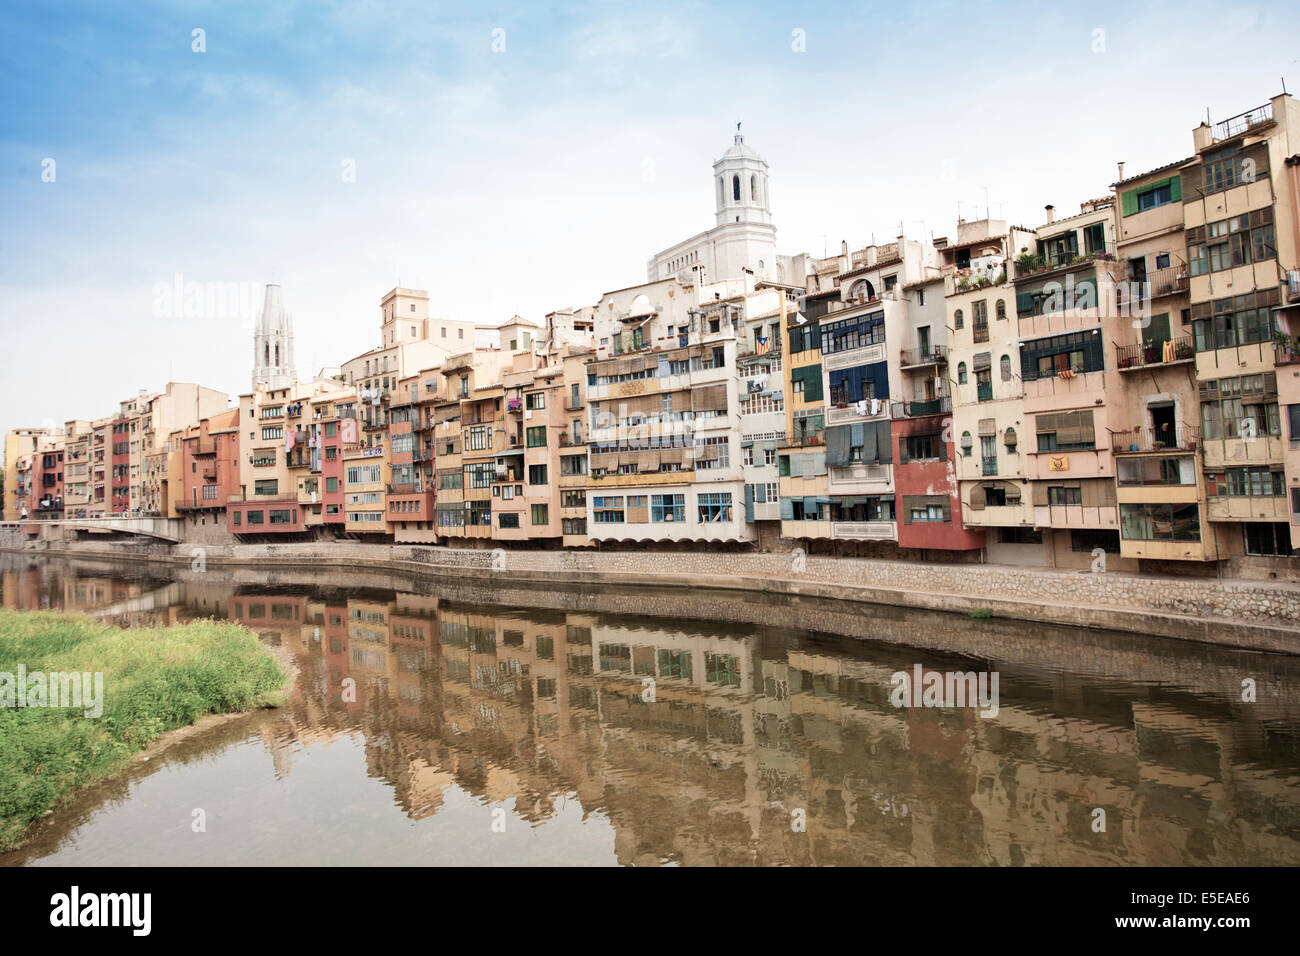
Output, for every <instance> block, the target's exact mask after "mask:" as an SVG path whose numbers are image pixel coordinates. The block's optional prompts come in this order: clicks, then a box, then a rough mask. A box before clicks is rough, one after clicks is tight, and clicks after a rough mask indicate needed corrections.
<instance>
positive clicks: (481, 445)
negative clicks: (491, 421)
mask: <svg viewBox="0 0 1300 956" xmlns="http://www.w3.org/2000/svg"><path fill="white" fill-rule="evenodd" d="M491 448H492V426H491V425H475V426H473V427H471V428H470V430H469V450H470V451H488V450H489V449H491Z"/></svg>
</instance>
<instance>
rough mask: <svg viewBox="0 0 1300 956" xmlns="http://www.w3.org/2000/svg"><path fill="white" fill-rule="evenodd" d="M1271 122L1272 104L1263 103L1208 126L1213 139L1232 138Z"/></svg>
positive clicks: (1216, 140)
mask: <svg viewBox="0 0 1300 956" xmlns="http://www.w3.org/2000/svg"><path fill="white" fill-rule="evenodd" d="M1271 122H1273V104H1272V103H1265V104H1264V105H1263V106H1256V107H1255V108H1254V109H1253V110H1247V111H1246V112H1244V113H1238V114H1237V115H1236V116H1232V117H1229V118H1228V119H1226V120H1224V121H1223V122H1222V123H1215V124H1214V125H1213V126H1211V127H1210V135H1211V136H1213V137H1214V141H1215V142H1218V141H1219V140H1224V139H1232V137H1234V136H1238V135H1240V134H1242V133H1244V132H1246V131H1247V130H1249V129H1251V128H1252V127H1255V126H1263V125H1264V124H1266V123H1271Z"/></svg>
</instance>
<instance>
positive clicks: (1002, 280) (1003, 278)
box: [993, 266, 1007, 285]
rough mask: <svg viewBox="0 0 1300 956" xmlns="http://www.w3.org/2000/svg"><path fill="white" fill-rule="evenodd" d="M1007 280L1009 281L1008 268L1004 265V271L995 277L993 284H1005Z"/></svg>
mask: <svg viewBox="0 0 1300 956" xmlns="http://www.w3.org/2000/svg"><path fill="white" fill-rule="evenodd" d="M1006 281H1007V270H1006V267H1005V266H1003V267H1002V271H1001V272H999V273H998V274H997V275H995V276H994V277H993V284H994V285H1004V284H1005V283H1006Z"/></svg>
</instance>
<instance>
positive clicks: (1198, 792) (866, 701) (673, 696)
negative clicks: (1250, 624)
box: [0, 560, 1300, 865]
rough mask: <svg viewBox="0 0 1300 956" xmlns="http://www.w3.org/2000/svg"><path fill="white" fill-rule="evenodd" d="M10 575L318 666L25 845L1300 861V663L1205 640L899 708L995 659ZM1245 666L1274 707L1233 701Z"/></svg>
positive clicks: (588, 614) (448, 607) (281, 858)
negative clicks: (1121, 664) (194, 836)
mask: <svg viewBox="0 0 1300 956" xmlns="http://www.w3.org/2000/svg"><path fill="white" fill-rule="evenodd" d="M6 566H7V567H8V568H9V570H7V571H5V572H4V573H3V574H2V575H0V580H2V581H3V591H2V594H3V601H4V605H5V606H6V607H17V608H31V607H51V608H65V609H75V610H86V611H88V612H90V613H95V614H98V615H101V616H103V617H106V618H108V619H111V620H115V621H118V622H120V623H122V624H123V625H125V626H136V625H143V624H161V623H167V622H171V621H180V620H186V619H190V618H194V617H204V616H215V617H222V618H229V619H231V620H235V621H239V622H240V623H242V624H244V625H246V626H248V627H249V628H250V629H252V630H253V631H255V632H256V633H258V634H259V635H260V636H261V637H262V639H263V640H264V641H266V642H267V643H270V644H273V645H282V646H284V647H285V648H287V649H288V650H289V651H290V652H292V654H293V656H294V659H295V660H296V661H297V663H298V666H299V669H300V674H299V678H298V682H297V685H296V687H295V689H294V692H293V697H292V703H291V705H290V706H289V707H288V708H286V709H285V710H284V711H281V712H277V713H274V714H269V715H257V716H254V717H251V718H246V719H244V720H243V721H242V722H237V723H236V724H235V725H233V726H228V727H225V728H223V729H221V730H219V731H216V732H214V733H212V734H210V735H207V736H206V737H201V738H199V739H196V740H195V741H193V742H191V743H189V744H187V745H186V746H185V747H182V748H179V749H178V751H177V752H176V753H174V754H169V755H168V756H167V758H166V759H165V760H163V761H160V763H161V764H162V769H157V768H148V769H142V770H140V771H138V772H137V773H135V774H134V775H133V776H132V777H131V778H130V779H129V780H128V781H125V782H119V783H118V784H117V785H116V786H115V788H109V790H106V792H104V793H101V794H92V795H89V796H88V797H87V798H86V799H85V800H83V801H81V802H80V803H79V805H78V806H77V807H75V808H74V809H73V810H72V811H70V812H69V813H68V814H65V815H63V816H62V817H61V818H57V819H56V820H55V821H54V823H53V824H52V825H51V826H50V827H49V828H48V829H47V831H46V832H44V833H43V834H41V836H40V838H39V839H38V840H37V841H36V842H35V843H34V844H33V846H32V847H31V848H30V849H29V850H28V851H27V852H26V853H23V854H19V855H15V856H13V857H11V858H10V860H8V861H7V862H31V861H35V860H41V859H46V860H48V861H50V862H65V861H91V862H111V861H112V860H113V859H115V858H118V859H120V858H121V854H122V853H124V852H126V851H125V850H124V846H125V844H126V843H129V844H130V846H131V847H132V848H133V850H132V852H135V853H137V854H138V855H137V856H133V857H131V859H132V860H133V861H139V862H150V861H155V860H162V859H168V860H173V861H179V862H261V861H266V862H376V863H381V862H497V863H513V862H572V863H613V862H616V863H621V864H636V865H659V864H662V863H665V862H677V863H682V864H688V865H719V864H721V865H725V864H762V865H767V864H837V865H854V864H857V865H861V864H990V865H1025V864H1038V865H1042V864H1069V865H1088V864H1111V863H1122V864H1134V865H1139V864H1146V865H1165V864H1192V865H1196V864H1206V865H1238V864H1254V863H1262V864H1292V865H1294V864H1296V863H1300V788H1297V786H1296V784H1297V783H1298V782H1300V745H1298V744H1297V732H1296V731H1297V723H1300V721H1298V720H1297V715H1296V714H1295V713H1294V711H1293V710H1292V708H1291V706H1290V705H1289V704H1288V702H1294V701H1296V700H1297V699H1300V696H1298V695H1297V694H1296V689H1297V687H1300V665H1297V663H1296V662H1295V661H1293V660H1291V659H1289V658H1282V657H1277V656H1267V655H1248V654H1243V653H1230V652H1224V651H1215V650H1213V649H1209V648H1197V647H1187V648H1182V649H1179V650H1178V651H1177V652H1176V653H1175V654H1174V656H1172V657H1171V656H1169V652H1168V651H1165V652H1164V653H1165V654H1166V656H1165V657H1164V658H1161V659H1160V661H1159V669H1162V670H1161V672H1163V673H1167V674H1168V678H1167V679H1164V680H1155V679H1147V678H1144V679H1143V680H1141V681H1140V682H1139V681H1137V680H1124V681H1121V680H1116V679H1102V678H1099V677H1097V676H1095V674H1094V673H1092V672H1091V671H1089V670H1088V669H1087V668H1084V667H1083V666H1082V665H1081V666H1080V667H1078V668H1076V669H1074V670H1070V669H1065V668H1062V667H1059V666H1058V667H1055V668H1051V667H1044V666H1041V665H1039V664H1036V663H1032V662H1031V663H1025V662H1024V661H1016V660H1007V659H1002V660H996V659H995V660H994V661H992V664H991V666H995V667H997V669H998V670H999V671H1000V672H1001V675H1002V680H1001V696H1002V699H1001V709H1000V712H999V713H998V715H997V717H996V718H995V719H981V718H980V717H978V716H977V713H976V712H975V711H973V710H937V709H911V710H899V709H895V708H894V707H892V706H891V705H890V701H889V690H890V685H889V681H890V675H891V674H892V673H893V672H895V671H897V670H903V669H909V668H911V666H912V665H913V664H915V663H922V664H924V665H925V666H926V667H935V668H939V669H942V670H954V669H962V670H967V669H972V668H973V669H980V668H983V667H987V666H990V663H989V662H986V661H977V662H973V661H971V660H969V659H965V658H961V657H957V656H953V655H948V654H943V653H941V652H938V651H935V650H917V649H915V648H910V647H907V646H902V645H892V644H882V643H864V642H862V641H854V640H847V639H842V638H835V637H832V636H828V635H820V634H815V633H810V632H807V631H800V630H795V629H789V628H783V627H777V626H771V625H763V626H754V625H738V624H722V623H714V622H704V621H693V622H682V621H679V620H671V621H670V620H664V619H658V618H650V617H635V616H629V615H627V614H611V613H600V612H592V611H566V610H552V609H542V608H522V607H516V608H500V607H490V606H484V605H475V604H467V603H464V602H462V601H458V600H454V599H449V598H448V597H447V596H446V595H445V594H443V593H438V591H439V589H438V588H437V587H427V588H425V589H424V590H426V591H428V592H430V593H413V592H409V591H403V590H384V589H378V588H375V587H367V586H364V584H357V585H354V586H335V585H333V584H329V585H324V584H322V583H321V580H320V576H319V575H314V576H313V575H308V576H306V577H304V578H303V580H304V581H312V580H315V581H316V583H315V584H314V585H311V586H305V585H303V584H299V585H298V586H288V585H286V586H277V587H266V586H261V587H258V586H255V585H246V584H236V583H233V582H232V581H230V580H225V581H223V580H221V579H220V578H219V577H218V576H217V575H215V574H208V575H203V576H191V577H190V578H188V579H182V580H169V579H160V578H158V577H154V576H150V575H148V574H145V573H134V574H132V573H123V572H120V571H115V572H114V573H112V574H105V573H104V572H102V571H100V572H96V571H93V570H87V569H85V568H84V567H82V568H81V569H80V570H78V569H77V568H74V567H71V566H68V565H63V564H59V563H55V562H41V563H39V564H34V563H30V562H27V561H13V560H9V564H8V565H5V564H3V563H2V562H0V567H6ZM182 577H184V576H182ZM900 626H901V625H900ZM953 626H954V627H956V624H955V623H954V624H953ZM1003 627H1004V628H1006V627H1007V626H1006V625H1003ZM1012 630H1014V626H1012ZM1033 630H1034V629H1032V628H1031V629H1028V630H1026V633H1025V634H1023V635H1019V638H1018V639H1024V640H1030V639H1032V637H1033ZM1041 630H1042V629H1038V631H1039V632H1041ZM1012 637H1016V635H1014V634H1012ZM1127 653H1131V654H1133V655H1136V656H1138V657H1140V656H1141V655H1143V654H1145V653H1147V652H1146V651H1144V650H1143V649H1142V648H1141V647H1140V646H1138V647H1136V648H1135V649H1132V650H1130V651H1128V652H1127ZM1152 653H1154V652H1152ZM1136 669H1137V668H1136V667H1135V670H1136ZM1151 670H1152V672H1153V673H1154V672H1155V671H1156V670H1157V668H1156V667H1155V665H1152V668H1151ZM1245 673H1249V674H1254V675H1256V676H1257V678H1258V679H1260V680H1261V684H1262V685H1264V687H1265V692H1264V693H1262V694H1261V702H1260V703H1257V704H1254V705H1249V704H1242V703H1240V702H1239V701H1236V700H1235V699H1234V694H1233V688H1234V687H1235V686H1237V685H1238V684H1239V680H1240V676H1241V675H1242V674H1245ZM326 744H329V745H335V744H339V745H343V746H342V749H338V748H335V747H333V746H330V747H326V746H325V745H326ZM267 754H269V756H270V766H269V767H268V765H267V761H266V760H265V755H267ZM352 754H355V758H356V759H352V757H351V756H349V755H352ZM259 755H260V756H259ZM200 778H202V779H200ZM299 778H301V779H302V781H303V782H302V783H301V784H299V783H297V782H296V781H297V780H298V779H299ZM376 784H379V786H376ZM150 787H154V788H156V789H155V790H152V791H151V790H150V789H149V788H150ZM167 799H174V800H175V801H176V802H177V804H178V805H182V806H183V805H186V801H187V800H196V799H206V800H207V801H208V802H209V803H212V804H214V805H217V806H220V807H221V808H222V813H223V815H224V818H225V819H227V820H228V821H231V825H232V826H236V825H237V826H238V827H239V828H240V830H239V832H240V833H241V841H242V842H241V841H235V842H234V843H233V844H231V843H230V842H229V841H227V842H225V843H222V844H221V845H220V846H217V845H216V841H213V843H212V844H208V845H207V846H199V847H197V848H196V845H195V843H194V841H183V840H181V839H180V836H179V835H178V834H180V833H181V832H182V831H183V830H184V827H185V824H186V823H187V822H188V821H187V820H186V819H183V818H181V817H180V816H179V815H178V816H177V819H176V820H170V821H169V822H168V824H167V825H166V826H164V825H162V824H161V823H160V819H159V815H158V813H157V812H153V811H150V810H149V807H150V806H154V805H156V804H157V803H159V802H162V803H165V802H166V800H167ZM151 800H152V801H153V803H151ZM282 804H283V805H282ZM394 807H396V808H400V814H399V813H395V812H394ZM499 807H500V808H505V809H506V811H507V813H506V815H507V816H508V818H509V824H508V825H507V826H506V832H505V833H504V834H500V833H494V832H493V830H492V829H491V818H490V817H489V816H488V814H489V813H490V811H491V809H494V808H499ZM1096 808H1101V809H1103V810H1105V812H1106V823H1107V825H1106V830H1105V832H1094V819H1095V816H1094V810H1095V809H1096ZM178 828H179V829H178ZM110 834H117V836H112V835H110ZM494 840H495V841H496V842H493V841H494ZM115 841H117V842H115ZM178 843H182V844H183V846H184V848H183V849H181V850H179V851H178V850H177V849H176V846H177V844H178ZM177 852H179V853H180V854H181V855H180V857H179V858H178V857H176V855H175V854H176V853H177ZM97 854H100V855H97ZM114 854H117V855H116V857H115V856H114ZM358 854H360V855H361V856H362V857H363V858H362V859H360V860H358Z"/></svg>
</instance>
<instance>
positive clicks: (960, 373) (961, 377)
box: [957, 362, 966, 385]
mask: <svg viewBox="0 0 1300 956" xmlns="http://www.w3.org/2000/svg"><path fill="white" fill-rule="evenodd" d="M957 384H958V385H965V384H966V363H965V362H958V363H957Z"/></svg>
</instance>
